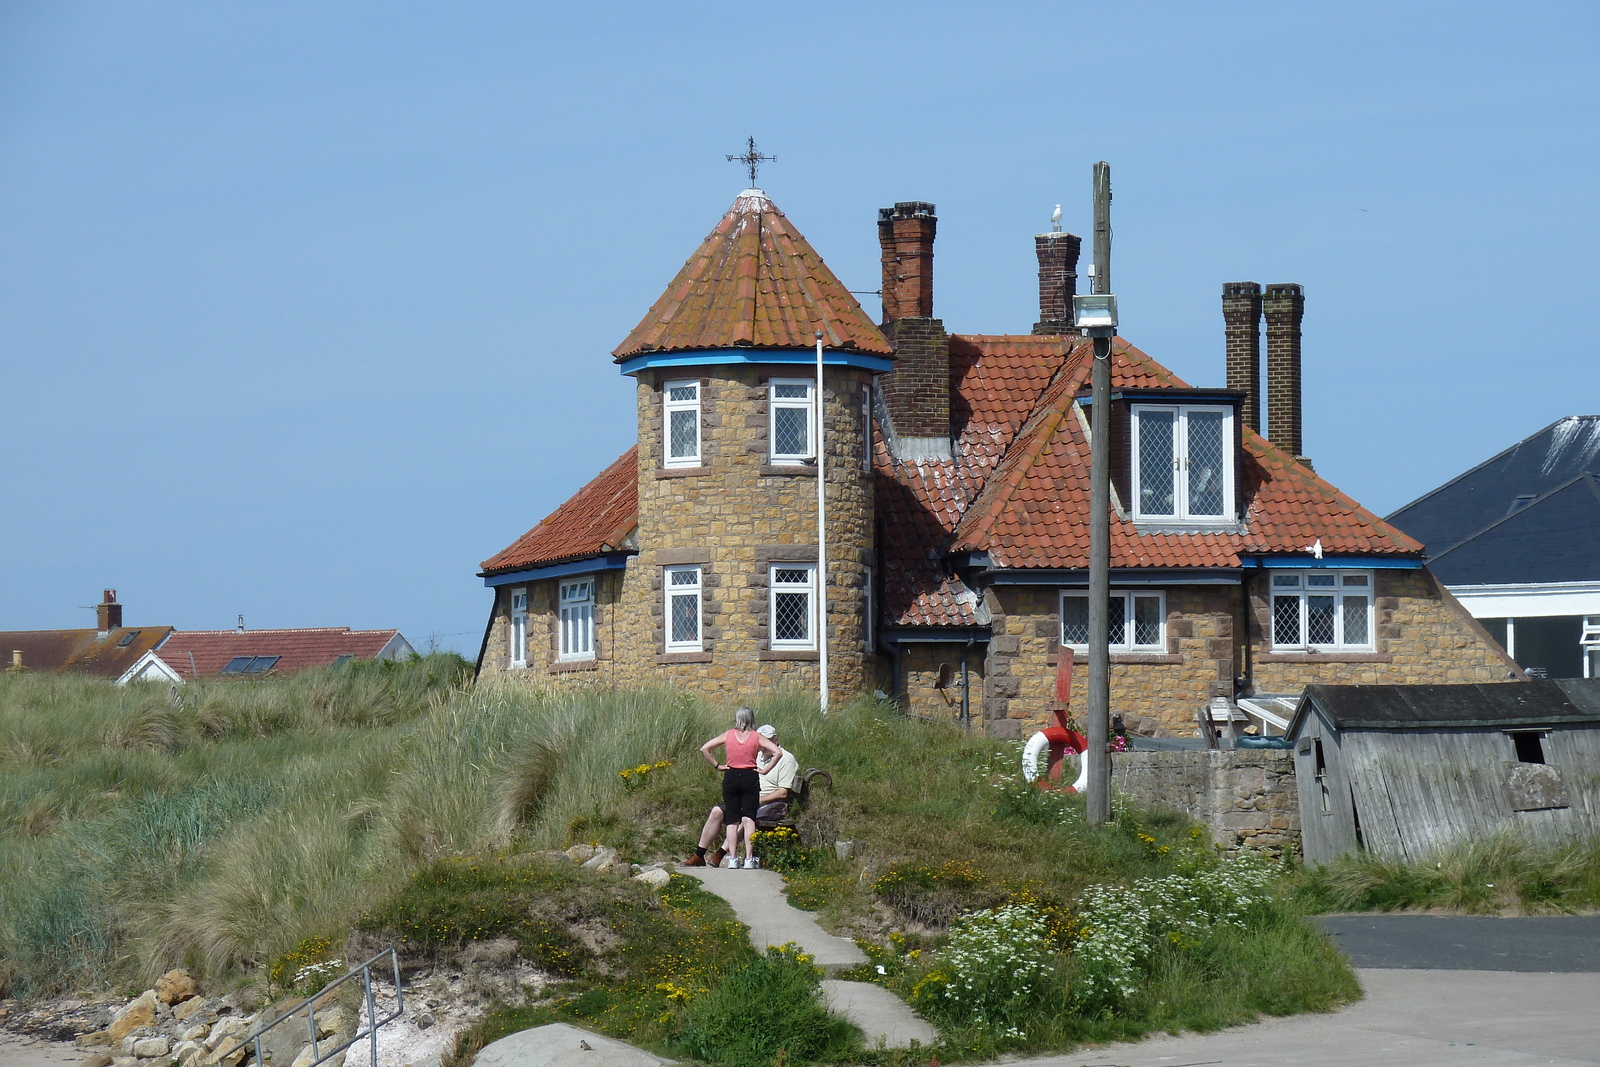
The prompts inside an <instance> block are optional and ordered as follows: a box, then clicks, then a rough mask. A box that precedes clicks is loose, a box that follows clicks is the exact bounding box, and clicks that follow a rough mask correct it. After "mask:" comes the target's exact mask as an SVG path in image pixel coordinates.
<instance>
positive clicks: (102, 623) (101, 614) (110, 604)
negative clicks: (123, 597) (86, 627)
mask: <svg viewBox="0 0 1600 1067" xmlns="http://www.w3.org/2000/svg"><path fill="white" fill-rule="evenodd" d="M94 616H95V629H97V630H98V631H99V632H100V633H101V634H108V633H110V632H111V631H112V630H115V629H117V628H119V627H120V626H121V625H122V605H121V604H118V603H117V591H116V590H115V589H107V590H106V591H105V592H104V593H103V594H102V596H101V598H100V603H98V604H96V605H95V609H94Z"/></svg>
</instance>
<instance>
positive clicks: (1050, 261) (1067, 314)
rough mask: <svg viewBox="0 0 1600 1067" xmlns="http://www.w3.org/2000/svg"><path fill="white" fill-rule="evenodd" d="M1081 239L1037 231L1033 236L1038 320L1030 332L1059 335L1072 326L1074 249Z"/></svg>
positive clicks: (1075, 289)
mask: <svg viewBox="0 0 1600 1067" xmlns="http://www.w3.org/2000/svg"><path fill="white" fill-rule="evenodd" d="M1082 247H1083V239H1082V238H1081V237H1078V236H1077V235H1076V234H1071V233H1061V232H1060V231H1057V232H1055V233H1041V234H1036V235H1035V236H1034V238H1033V250H1034V252H1036V253H1037V254H1038V256H1039V321H1038V322H1036V323H1034V324H1033V332H1034V333H1042V334H1062V333H1067V332H1068V331H1070V330H1071V329H1072V298H1073V297H1074V296H1077V295H1078V252H1079V251H1080V249H1082Z"/></svg>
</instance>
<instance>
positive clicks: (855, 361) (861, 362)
mask: <svg viewBox="0 0 1600 1067" xmlns="http://www.w3.org/2000/svg"><path fill="white" fill-rule="evenodd" d="M719 363H746V364H748V363H783V364H800V363H809V364H810V365H811V366H813V367H815V366H816V365H817V350H816V349H814V348H697V349H692V350H690V351H687V352H673V353H670V354H669V353H666V352H647V353H645V354H644V355H642V356H634V357H633V358H632V359H626V360H623V361H622V364H621V366H620V369H621V371H622V373H623V374H637V373H639V372H640V371H642V370H648V369H650V368H652V367H707V366H714V365H716V364H719ZM822 363H823V365H824V366H828V367H860V368H861V369H862V370H869V371H871V372H872V373H874V374H888V373H889V372H890V371H892V370H894V361H893V360H888V359H884V358H883V357H882V356H867V355H863V354H861V353H860V352H841V351H839V350H838V349H834V348H824V349H823V350H822Z"/></svg>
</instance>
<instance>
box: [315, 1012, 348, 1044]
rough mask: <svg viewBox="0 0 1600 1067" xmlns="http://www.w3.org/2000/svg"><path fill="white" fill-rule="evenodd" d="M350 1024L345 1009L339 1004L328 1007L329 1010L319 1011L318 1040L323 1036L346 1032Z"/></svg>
mask: <svg viewBox="0 0 1600 1067" xmlns="http://www.w3.org/2000/svg"><path fill="white" fill-rule="evenodd" d="M348 1025H349V1023H348V1020H347V1019H346V1016H345V1011H344V1009H343V1008H341V1007H339V1006H338V1005H337V1004H335V1005H333V1006H332V1007H330V1008H328V1010H327V1011H319V1012H317V1040H318V1041H321V1040H322V1039H323V1038H325V1037H329V1036H331V1035H333V1034H340V1033H344V1032H345V1030H346V1027H347V1026H348Z"/></svg>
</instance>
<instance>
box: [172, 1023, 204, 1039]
mask: <svg viewBox="0 0 1600 1067" xmlns="http://www.w3.org/2000/svg"><path fill="white" fill-rule="evenodd" d="M209 1033H211V1027H210V1026H208V1025H206V1024H205V1023H200V1024H199V1025H197V1026H191V1027H189V1029H187V1030H185V1031H184V1032H183V1033H182V1034H181V1035H180V1037H179V1040H180V1041H204V1040H205V1037H206V1035H207V1034H209Z"/></svg>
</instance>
